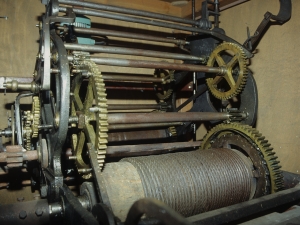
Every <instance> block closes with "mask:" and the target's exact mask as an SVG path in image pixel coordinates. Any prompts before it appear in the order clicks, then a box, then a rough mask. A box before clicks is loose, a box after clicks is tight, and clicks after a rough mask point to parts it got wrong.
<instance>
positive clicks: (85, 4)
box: [58, 0, 197, 25]
mask: <svg viewBox="0 0 300 225" xmlns="http://www.w3.org/2000/svg"><path fill="white" fill-rule="evenodd" d="M58 2H59V3H62V4H66V5H75V6H81V7H85V8H92V9H98V10H103V11H110V12H117V13H123V14H129V15H135V16H142V17H150V18H155V19H160V20H165V21H173V22H178V23H184V24H191V25H197V22H196V21H193V20H190V19H184V18H180V17H175V16H169V15H164V14H159V13H152V12H148V11H143V10H136V9H127V8H123V7H117V6H111V5H104V4H97V3H92V2H77V1H70V0H59V1H58Z"/></svg>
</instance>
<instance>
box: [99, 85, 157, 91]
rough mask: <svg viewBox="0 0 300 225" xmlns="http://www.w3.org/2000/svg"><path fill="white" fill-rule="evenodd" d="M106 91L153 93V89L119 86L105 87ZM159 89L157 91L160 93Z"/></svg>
mask: <svg viewBox="0 0 300 225" xmlns="http://www.w3.org/2000/svg"><path fill="white" fill-rule="evenodd" d="M105 89H106V90H126V91H154V90H155V89H154V87H120V86H105ZM160 90H161V89H158V91H160Z"/></svg>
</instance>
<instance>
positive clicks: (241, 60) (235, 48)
mask: <svg viewBox="0 0 300 225" xmlns="http://www.w3.org/2000/svg"><path fill="white" fill-rule="evenodd" d="M227 50H229V51H232V52H233V53H234V56H237V58H238V64H239V69H240V71H239V75H238V79H237V81H236V83H235V84H234V87H231V88H230V89H229V90H228V91H225V92H222V91H220V90H218V89H217V85H216V84H215V83H213V80H214V79H213V78H207V79H206V83H207V86H208V89H209V90H210V92H211V93H212V95H213V96H215V97H216V98H218V99H221V100H227V99H230V98H233V97H234V96H236V95H238V94H239V93H241V92H242V90H243V89H244V87H245V85H246V82H247V76H248V68H247V58H246V54H245V53H244V51H243V49H242V48H241V47H240V46H239V45H237V44H234V43H229V42H223V43H222V44H220V45H218V46H217V47H216V48H215V50H213V52H212V53H211V55H210V57H209V60H208V62H207V66H210V67H213V66H214V63H215V61H216V58H217V57H221V56H220V55H219V53H220V52H222V51H227ZM219 66H226V65H219ZM226 69H227V72H228V71H231V69H232V68H231V69H230V68H226Z"/></svg>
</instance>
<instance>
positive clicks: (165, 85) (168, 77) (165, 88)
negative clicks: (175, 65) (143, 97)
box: [154, 69, 174, 101]
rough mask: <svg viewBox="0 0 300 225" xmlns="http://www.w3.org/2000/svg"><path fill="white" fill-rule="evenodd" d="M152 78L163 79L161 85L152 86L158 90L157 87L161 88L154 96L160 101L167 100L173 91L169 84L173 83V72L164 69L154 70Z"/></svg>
mask: <svg viewBox="0 0 300 225" xmlns="http://www.w3.org/2000/svg"><path fill="white" fill-rule="evenodd" d="M154 77H159V78H163V79H164V82H162V85H157V84H155V85H154V88H155V89H158V87H161V89H162V91H161V92H159V91H157V92H156V96H157V97H158V99H159V100H160V101H164V100H167V99H168V98H170V96H171V95H172V93H173V89H172V87H171V84H170V83H171V82H172V81H174V71H173V70H165V69H156V70H155V71H154Z"/></svg>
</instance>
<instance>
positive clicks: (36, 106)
mask: <svg viewBox="0 0 300 225" xmlns="http://www.w3.org/2000/svg"><path fill="white" fill-rule="evenodd" d="M31 116H32V118H31V119H32V122H31V129H32V138H37V137H38V134H39V125H40V117H41V111H40V99H39V97H38V96H33V98H32V109H31Z"/></svg>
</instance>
